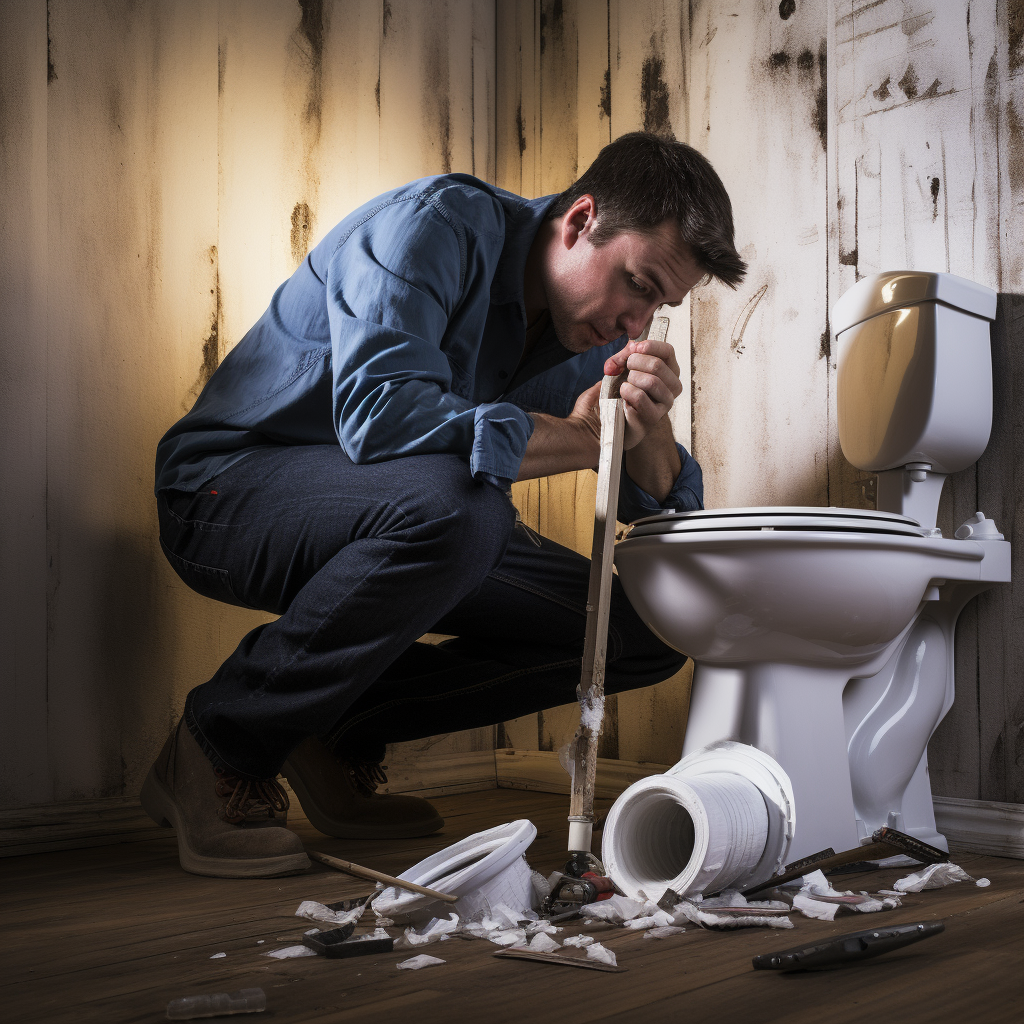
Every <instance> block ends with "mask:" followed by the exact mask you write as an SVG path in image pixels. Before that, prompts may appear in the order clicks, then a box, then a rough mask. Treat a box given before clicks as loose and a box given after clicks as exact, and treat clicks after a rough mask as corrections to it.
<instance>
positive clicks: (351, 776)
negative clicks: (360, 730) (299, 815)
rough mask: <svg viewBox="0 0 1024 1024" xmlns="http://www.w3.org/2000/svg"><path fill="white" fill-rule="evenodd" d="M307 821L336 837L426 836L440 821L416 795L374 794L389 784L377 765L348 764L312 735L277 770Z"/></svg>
mask: <svg viewBox="0 0 1024 1024" xmlns="http://www.w3.org/2000/svg"><path fill="white" fill-rule="evenodd" d="M281 774H282V775H283V776H284V777H285V778H286V779H287V780H288V783H289V785H290V786H291V787H292V789H293V790H294V791H295V795H296V796H297V797H298V798H299V803H300V804H302V809H303V810H304V811H305V812H306V817H307V818H309V821H310V824H311V825H312V826H313V827H314V828H317V829H319V830H320V831H321V832H323V833H325V834H326V835H329V836H337V837H338V838H339V839H410V838H413V837H416V836H429V835H430V834H431V833H432V832H436V831H437V830H438V829H439V828H441V827H442V826H443V825H444V819H443V818H442V817H441V816H440V815H439V814H438V813H437V811H435V810H434V808H433V806H432V805H431V804H429V803H427V801H426V800H421V799H420V798H419V797H416V796H389V795H386V794H381V795H378V794H377V786H378V785H381V784H383V783H385V782H387V780H388V779H387V776H386V775H385V774H384V771H383V769H382V768H381V766H380V765H379V764H368V763H366V762H348V761H343V760H342V759H341V758H340V757H338V756H336V755H335V754H334V753H332V752H331V751H330V750H329V749H328V748H327V747H326V746H325V745H324V744H323V742H322V741H321V740H319V739H317V738H316V737H314V736H311V737H310V738H309V739H306V740H303V741H302V742H301V743H300V744H299V745H298V746H297V747H296V748H295V749H294V750H293V751H292V752H291V754H290V755H289V757H288V760H287V761H285V763H284V766H283V767H282V768H281Z"/></svg>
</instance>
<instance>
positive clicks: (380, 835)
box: [281, 761, 444, 839]
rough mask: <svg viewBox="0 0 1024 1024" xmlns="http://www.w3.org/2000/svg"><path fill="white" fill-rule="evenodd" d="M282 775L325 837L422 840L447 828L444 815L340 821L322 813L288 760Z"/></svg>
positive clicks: (311, 821) (307, 816) (309, 817)
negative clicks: (416, 820)
mask: <svg viewBox="0 0 1024 1024" xmlns="http://www.w3.org/2000/svg"><path fill="white" fill-rule="evenodd" d="M281 774H282V775H283V776H284V777H285V779H287V780H288V785H289V786H291V788H292V792H293V793H294V794H295V795H296V797H298V800H299V803H300V804H301V805H302V811H303V813H304V814H305V815H306V818H307V819H308V820H309V823H310V825H312V826H313V828H315V829H316V830H317V831H318V832H323V834H324V835H325V836H333V837H334V838H335V839H420V838H421V837H423V836H432V835H433V834H434V833H435V832H439V831H440V830H441V829H442V828H444V818H442V817H441V816H440V815H437V816H436V817H435V818H434V819H433V820H432V821H425V822H423V823H422V824H412V823H409V822H396V823H395V824H393V825H358V824H353V823H350V822H344V821H338V820H336V819H334V818H329V817H327V815H325V814H323V813H322V812H321V810H320V808H319V807H318V806H317V803H316V801H315V800H314V799H313V796H312V794H311V793H310V792H309V790H308V789H307V788H306V785H305V783H304V782H303V781H302V776H301V775H300V774H299V772H298V771H296V769H295V767H294V766H293V765H292V764H291V763H290V762H288V761H285V763H284V766H283V767H282V769H281Z"/></svg>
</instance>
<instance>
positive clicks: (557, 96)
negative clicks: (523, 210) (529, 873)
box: [496, 0, 691, 764]
mask: <svg viewBox="0 0 1024 1024" xmlns="http://www.w3.org/2000/svg"><path fill="white" fill-rule="evenodd" d="M687 26H688V21H687V17H686V5H685V4H681V3H679V2H677V0H634V2H625V0H622V2H619V0H577V2H574V0H499V3H498V34H497V39H498V46H497V102H498V109H497V122H496V126H497V175H498V176H497V184H499V185H501V186H502V187H503V188H507V189H510V190H511V191H514V192H520V193H521V194H523V195H526V196H531V197H533V196H542V195H549V194H551V193H555V192H560V191H561V190H562V189H564V188H566V187H567V186H569V185H570V184H572V182H573V181H574V180H575V179H576V178H577V177H578V176H579V175H580V174H581V173H582V172H583V171H584V170H586V168H587V167H588V166H589V164H590V163H591V161H592V160H593V159H594V157H595V156H597V154H598V152H599V151H600V149H601V147H602V146H604V145H606V144H607V143H608V142H610V141H611V140H612V139H613V138H617V137H618V136H620V135H623V134H625V133H626V132H631V131H636V130H638V129H648V130H651V131H659V132H666V133H670V134H673V135H675V136H676V137H677V138H685V137H686V134H687V117H688V108H687V95H688V90H687V86H686V80H685V75H686V68H687V61H686V58H685V52H686V48H687V45H688V34H687ZM667 312H668V313H669V319H670V320H671V322H672V326H671V327H670V329H669V335H668V337H669V340H670V341H671V342H673V344H674V345H675V347H676V351H677V354H678V356H679V362H680V365H681V366H682V367H683V368H684V369H685V368H686V367H687V366H688V364H689V361H690V355H689V350H690V344H689V305H688V304H687V305H685V306H683V307H680V308H679V309H675V310H668V311H667ZM688 398H689V396H688V395H684V396H683V398H682V400H681V401H679V402H678V403H677V407H676V408H675V410H674V416H673V422H674V424H675V429H676V434H677V436H678V437H679V439H680V441H682V443H684V444H686V445H687V446H688V445H689V443H690V409H689V401H688ZM595 485H596V477H595V475H594V473H592V472H591V471H589V470H587V471H585V472H580V473H567V474H563V475H561V476H556V477H548V478H545V479H542V480H535V481H530V482H529V483H524V484H516V485H515V486H514V487H513V498H514V500H515V502H516V504H517V505H518V507H519V509H520V512H521V513H522V515H523V518H524V520H525V521H526V522H527V523H528V524H529V525H530V526H532V527H534V528H535V529H537V530H538V531H540V532H541V533H543V534H545V535H546V536H548V537H551V538H552V539H553V540H556V541H558V542H559V543H561V544H564V545H566V547H570V548H573V549H574V550H576V551H579V552H580V553H581V554H585V555H587V556H588V557H589V556H590V547H591V538H592V535H593V525H594V495H595ZM690 675H691V670H690V668H689V667H687V668H686V669H684V670H683V671H682V672H680V673H679V674H678V675H677V676H675V677H673V678H672V679H670V680H666V681H665V682H663V683H660V684H658V685H657V686H654V687H647V688H645V689H643V690H639V691H634V692H632V693H625V694H619V695H618V696H609V698H608V700H607V702H606V704H605V721H604V726H603V729H602V735H601V741H600V746H599V753H600V754H601V756H602V757H612V758H621V759H623V760H627V761H654V762H656V763H670V764H671V763H674V762H675V761H676V760H678V758H679V752H680V750H681V749H682V739H683V731H684V726H685V721H686V709H687V706H688V702H689V683H690ZM578 720H579V713H578V710H577V707H576V706H575V705H566V706H564V707H560V708H554V709H552V710H550V711H545V712H543V713H541V714H538V715H529V716H526V717H524V718H520V719H517V720H515V721H513V722H506V723H505V725H504V728H503V730H501V731H500V732H499V735H498V738H497V742H498V744H499V745H507V746H510V747H517V748H521V749H528V750H538V749H539V750H558V749H559V747H561V746H562V745H563V744H564V743H566V742H568V740H569V739H570V738H571V737H572V735H573V732H574V731H575V728H576V724H577V722H578Z"/></svg>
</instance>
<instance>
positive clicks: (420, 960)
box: [397, 953, 448, 971]
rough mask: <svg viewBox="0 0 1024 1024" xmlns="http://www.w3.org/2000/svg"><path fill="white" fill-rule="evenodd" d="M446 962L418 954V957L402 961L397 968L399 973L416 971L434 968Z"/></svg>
mask: <svg viewBox="0 0 1024 1024" xmlns="http://www.w3.org/2000/svg"><path fill="white" fill-rule="evenodd" d="M447 962H448V961H447V960H441V959H440V958H439V957H436V956H427V954H426V953H420V955H419V956H414V957H412V958H411V959H410V960H403V961H402V962H401V963H400V964H398V965H397V966H398V969H399V970H400V971H418V970H421V969H422V968H424V967H436V966H437V965H438V964H443V963H447Z"/></svg>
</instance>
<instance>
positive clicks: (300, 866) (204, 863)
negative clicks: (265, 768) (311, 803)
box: [140, 721, 309, 878]
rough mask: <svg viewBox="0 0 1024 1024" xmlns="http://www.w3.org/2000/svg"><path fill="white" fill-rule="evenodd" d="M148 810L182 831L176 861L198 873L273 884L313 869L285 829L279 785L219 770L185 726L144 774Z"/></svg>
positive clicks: (160, 821)
mask: <svg viewBox="0 0 1024 1024" xmlns="http://www.w3.org/2000/svg"><path fill="white" fill-rule="evenodd" d="M140 800H141V802H142V807H143V810H145V812H146V813H147V814H148V815H149V816H150V817H151V818H152V819H153V820H154V821H155V822H156V823H157V824H158V825H164V826H173V827H174V828H175V830H176V831H177V833H178V859H179V860H180V861H181V866H182V867H183V868H184V869H185V870H186V871H191V872H192V873H193V874H194V875H213V876H215V877H217V878H268V877H271V876H277V875H295V874H298V873H299V872H300V871H305V869H306V868H308V867H309V858H308V857H307V856H306V851H305V849H304V848H303V845H302V840H301V839H299V837H298V836H297V835H295V833H294V832H289V831H288V829H287V828H285V827H284V826H285V825H286V823H287V820H288V819H287V813H288V796H287V794H286V793H285V792H284V790H283V789H282V788H281V786H280V784H279V783H278V782H277V780H276V779H264V780H261V781H259V782H252V781H249V780H247V779H239V778H237V777H236V776H233V775H229V774H227V773H226V772H224V771H222V770H220V769H215V768H214V767H213V765H212V764H211V763H210V761H209V760H208V759H207V757H206V755H205V754H204V753H203V752H202V750H201V749H200V747H199V744H198V743H197V742H196V741H195V738H194V737H193V736H192V734H191V733H190V732H189V731H188V729H187V728H186V726H185V723H184V721H181V722H179V723H178V726H177V728H176V729H175V730H174V732H172V733H171V735H170V736H169V737H168V739H167V742H166V743H165V744H164V748H163V750H161V751H160V756H159V757H158V758H157V759H156V762H155V763H154V765H153V767H152V768H150V770H149V775H148V776H146V781H145V783H144V784H143V786H142V794H141V797H140Z"/></svg>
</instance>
